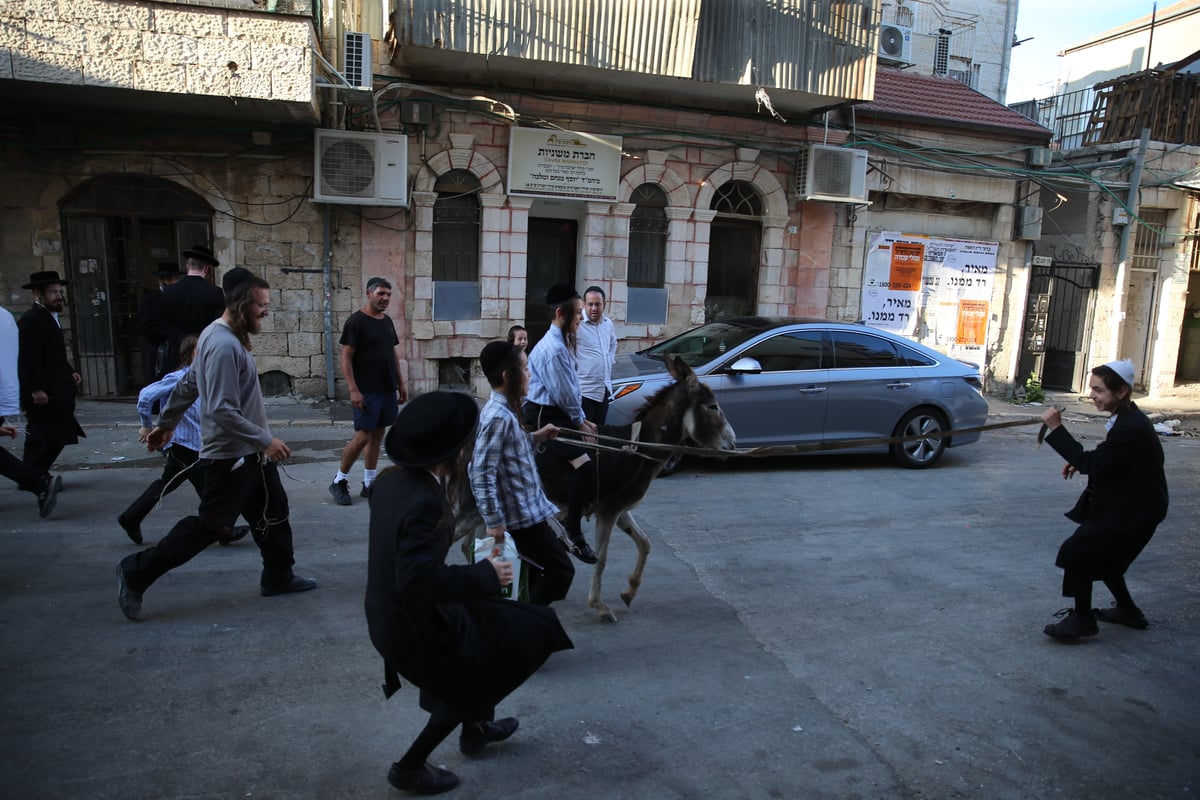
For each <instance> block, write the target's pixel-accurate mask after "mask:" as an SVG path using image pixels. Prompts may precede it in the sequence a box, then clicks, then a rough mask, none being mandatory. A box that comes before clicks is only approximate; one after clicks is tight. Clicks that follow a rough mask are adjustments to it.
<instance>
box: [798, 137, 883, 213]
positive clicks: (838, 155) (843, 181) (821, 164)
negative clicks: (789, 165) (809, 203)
mask: <svg viewBox="0 0 1200 800" xmlns="http://www.w3.org/2000/svg"><path fill="white" fill-rule="evenodd" d="M796 196H797V197H798V198H799V199H801V200H825V201H827V202H832V203H865V202H867V151H866V150H854V149H851V148H848V147H830V146H828V145H823V144H810V145H808V146H807V147H806V148H804V149H803V150H801V151H800V156H799V158H798V159H797V160H796Z"/></svg>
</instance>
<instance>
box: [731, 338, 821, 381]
mask: <svg viewBox="0 0 1200 800" xmlns="http://www.w3.org/2000/svg"><path fill="white" fill-rule="evenodd" d="M747 356H748V357H750V358H753V359H754V360H756V361H757V362H758V363H759V365H760V366H762V369H763V372H786V371H789V370H799V369H821V331H795V332H793V333H781V334H778V335H776V336H772V337H771V338H770V339H765V340H763V341H761V342H759V343H758V344H756V345H753V346H752V347H750V348H747V349H746V350H745V352H743V353H741V354H739V356H738V357H739V358H744V357H747Z"/></svg>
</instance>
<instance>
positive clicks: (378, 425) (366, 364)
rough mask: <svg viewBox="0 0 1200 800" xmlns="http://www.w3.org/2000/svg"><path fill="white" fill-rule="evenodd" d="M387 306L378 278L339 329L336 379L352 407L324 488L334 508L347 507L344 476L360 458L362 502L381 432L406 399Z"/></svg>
mask: <svg viewBox="0 0 1200 800" xmlns="http://www.w3.org/2000/svg"><path fill="white" fill-rule="evenodd" d="M391 300H392V285H391V284H390V283H388V282H387V281H386V280H384V279H383V278H371V279H370V280H368V281H367V302H366V304H365V305H364V306H363V307H362V308H361V309H360V310H358V311H355V312H354V313H353V314H351V315H350V318H349V319H347V320H346V324H345V326H343V328H342V339H341V344H342V374H343V375H344V376H345V377H346V386H347V388H349V390H350V403H351V405H353V406H354V437H353V438H352V439H351V440H350V441H349V442H347V443H346V447H345V448H344V449H343V450H342V463H341V464H340V465H339V466H338V472H337V475H336V476H334V479H333V483H331V484H330V485H329V493H330V494H331V495H333V499H334V501H335V502H337V503H338V505H343V506H348V505H350V503H351V500H350V484H349V477H350V476H349V473H350V469H351V468H352V467H353V466H354V462H355V460H357V459H358V456H359V454H360V453H362V454H363V488H362V491H361V492H360V493H359V497H366V496H367V492H368V491H370V488H371V483H372V482H373V481H374V480H375V467H376V465H377V464H378V463H379V447H380V444H381V443H382V441H383V434H384V432H385V431H386V430H387V427H388V426H389V425H391V424H392V423H393V422H395V421H396V415H397V414H398V413H399V410H400V403H403V402H404V401H405V400H407V399H408V392H407V391H406V390H405V388H404V379H403V378H401V377H400V339H399V337H397V336H396V326H395V325H393V324H392V319H391V317H389V316H388V315H387V314H385V313H384V312H385V311H386V310H387V307H388V304H389V303H390V302H391Z"/></svg>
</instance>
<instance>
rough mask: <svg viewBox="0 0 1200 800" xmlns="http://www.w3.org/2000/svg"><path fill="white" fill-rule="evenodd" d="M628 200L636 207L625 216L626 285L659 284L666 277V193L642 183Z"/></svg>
mask: <svg viewBox="0 0 1200 800" xmlns="http://www.w3.org/2000/svg"><path fill="white" fill-rule="evenodd" d="M630 200H632V201H633V202H634V204H635V205H636V206H637V207H636V208H634V210H633V215H632V216H631V217H630V218H629V285H630V286H640V287H645V288H659V287H661V286H662V285H663V280H664V279H665V277H666V266H665V261H666V253H667V210H666V209H667V195H666V194H665V193H664V192H663V190H662V189H660V188H658V187H657V186H655V185H654V184H652V183H643V184H642V185H641V186H639V187H638V188H637V189H635V190H634V192H633V194H632V195H631V196H630Z"/></svg>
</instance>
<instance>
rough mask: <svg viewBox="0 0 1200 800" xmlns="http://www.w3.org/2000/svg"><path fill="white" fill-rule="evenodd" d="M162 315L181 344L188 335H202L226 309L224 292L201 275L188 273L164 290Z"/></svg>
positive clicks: (174, 338) (175, 339) (172, 337)
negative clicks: (209, 324)
mask: <svg viewBox="0 0 1200 800" xmlns="http://www.w3.org/2000/svg"><path fill="white" fill-rule="evenodd" d="M162 295H163V296H162V306H161V309H160V312H159V313H160V316H161V318H162V320H163V321H164V322H165V323H166V325H167V327H168V329H169V330H170V332H171V340H172V341H174V342H175V343H176V344H178V343H179V342H180V341H181V340H182V339H183V337H185V336H187V335H188V334H195V335H197V336H199V335H200V332H201V331H202V330H204V329H205V328H206V327H207V326H208V323H210V322H212V321H213V320H214V319H216V318H217V317H219V316H221V314H222V313H224V311H225V293H224V292H222V291H221V290H220V289H219V288H218V287H216V286H213V285H212V284H211V283H209V282H208V281H207V280H205V279H204V278H201V277H200V276H199V275H188V276H186V277H184V278H183V279H182V280H180V281H179V283H177V284H175V285H174V286H168V287H167V288H166V289H164V290H163V293H162Z"/></svg>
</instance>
